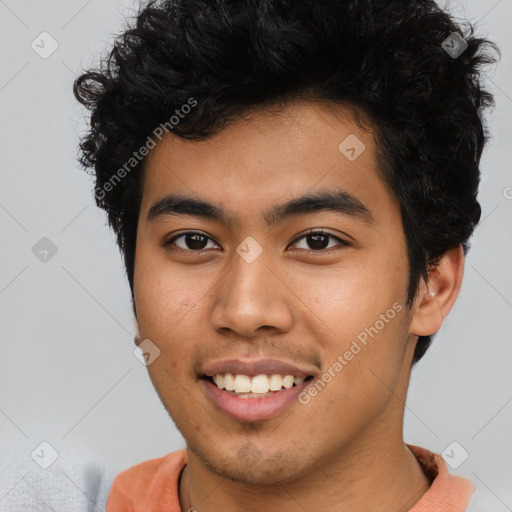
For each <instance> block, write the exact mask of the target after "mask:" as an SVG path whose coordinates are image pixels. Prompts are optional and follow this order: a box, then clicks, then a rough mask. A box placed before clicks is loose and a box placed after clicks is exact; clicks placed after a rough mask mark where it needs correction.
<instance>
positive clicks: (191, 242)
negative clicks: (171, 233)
mask: <svg viewBox="0 0 512 512" xmlns="http://www.w3.org/2000/svg"><path fill="white" fill-rule="evenodd" d="M180 239H183V240H182V241H180V243H175V242H176V241H177V240H180ZM208 240H211V238H210V237H208V236H206V235H203V234H202V233H197V232H195V231H189V232H187V233H181V234H180V235H177V236H175V237H173V238H171V239H170V240H169V241H168V242H166V244H165V245H166V246H170V245H172V244H175V245H176V246H177V247H178V248H179V249H182V250H184V251H186V252H198V251H203V250H204V249H206V245H207V242H208Z"/></svg>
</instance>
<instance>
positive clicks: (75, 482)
mask: <svg viewBox="0 0 512 512" xmlns="http://www.w3.org/2000/svg"><path fill="white" fill-rule="evenodd" d="M37 446H39V445H38V444H36V446H32V443H29V442H26V443H25V444H23V445H19V446H17V447H15V448H12V447H11V448H6V447H2V449H1V450H0V512H104V511H105V507H106V502H107V497H108V492H109V490H110V486H111V484H112V481H113V479H114V476H115V475H114V474H111V473H109V472H107V471H106V470H105V468H104V467H103V466H102V465H100V464H98V463H97V462H95V457H93V456H91V455H88V454H87V453H85V452H83V451H80V450H78V449H75V450H72V451H69V450H68V451H67V452H66V453H59V454H58V457H57V459H56V460H55V461H54V462H53V463H52V464H51V465H50V466H49V467H48V468H47V469H43V467H41V466H40V465H39V464H37V463H36V462H35V461H34V458H36V460H37V459H39V460H42V459H43V457H42V454H43V452H44V450H42V449H40V450H39V451H38V452H36V453H37V454H38V455H40V457H36V456H35V455H34V458H33V456H32V453H33V451H34V449H35V448H36V447H37ZM47 452H48V450H47ZM46 457H48V454H46ZM50 460H51V459H50ZM43 465H44V463H43Z"/></svg>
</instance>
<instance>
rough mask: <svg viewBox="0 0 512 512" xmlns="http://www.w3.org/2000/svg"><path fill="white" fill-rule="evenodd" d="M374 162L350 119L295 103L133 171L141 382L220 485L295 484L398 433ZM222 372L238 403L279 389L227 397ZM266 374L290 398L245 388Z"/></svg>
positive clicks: (154, 157)
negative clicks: (137, 187)
mask: <svg viewBox="0 0 512 512" xmlns="http://www.w3.org/2000/svg"><path fill="white" fill-rule="evenodd" d="M349 135H351V138H349V139H348V141H346V142H345V143H343V144H341V143H342V142H343V141H344V140H345V139H346V138H347V137H348V136H349ZM354 136H355V137H357V139H359V142H358V141H357V139H355V138H354ZM361 142H362V143H363V144H364V150H363V151H362V152H361V149H362V147H363V146H361V145H360V144H361ZM340 144H341V148H340ZM350 148H354V151H351V149H350ZM375 151H376V146H375V141H374V138H373V135H372V132H371V130H370V129H367V130H366V131H364V130H362V129H361V128H360V127H359V126H358V124H357V123H356V122H355V120H354V118H353V116H352V115H351V113H350V111H349V110H348V109H343V108H341V107H339V106H337V107H333V106H325V105H319V104H313V103H305V102H302V103H301V102H297V103H293V104H288V105H287V106H286V107H284V108H283V109H282V110H280V111H277V110H276V111H273V112H270V111H267V112H265V111H258V112H255V113H253V114H252V115H251V116H250V117H249V118H246V119H244V120H240V121H237V122H233V123H232V124H231V125H229V127H227V128H226V129H224V130H223V131H222V132H220V133H219V134H217V135H215V136H214V137H212V138H209V139H208V140H206V141H199V142H198V141H185V140H182V139H179V138H177V137H175V136H173V135H168V136H167V138H166V139H163V140H162V141H161V142H160V143H159V144H158V145H157V146H156V147H155V148H154V149H153V150H152V152H151V153H150V155H149V157H148V160H147V165H146V170H145V182H144V187H143V200H142V205H141V210H140V217H139V224H138V232H137V245H136V262H135V274H134V292H135V304H136V309H137V316H138V323H139V330H140V336H141V338H142V339H143V340H145V339H149V340H151V342H152V343H153V344H154V345H156V346H157V347H158V349H159V350H160V355H159V356H158V357H157V358H156V359H155V360H154V361H153V362H152V363H151V364H150V365H149V366H148V371H149V374H150V377H151V380H152V382H153V384H154V386H155V389H156V391H157V392H158V394H159V396H160V398H161V400H162V402H163V404H164V406H165V407H166V409H167V410H168V412H169V414H170V415H171V417H172V418H173V420H174V422H175V424H176V425H177V427H178V428H179V430H180V431H181V433H182V435H183V436H184V438H185V440H186V442H187V446H188V448H189V449H190V450H191V451H192V452H193V453H194V454H195V455H196V456H197V457H199V458H200V459H201V460H202V461H203V462H204V463H205V464H206V465H207V467H209V468H210V469H211V470H212V471H213V472H215V473H217V474H219V475H221V476H223V477H226V478H230V479H233V480H236V481H241V482H246V483H252V484H265V483H274V484H275V483H276V482H285V481H288V482H291V481H294V480H296V481H298V480H299V479H300V478H302V477H305V476H306V475H307V474H308V473H310V472H311V471H312V470H319V468H325V462H326V461H335V460H338V461H339V460H343V457H344V456H347V455H348V454H349V453H354V452H355V451H357V450H358V449H361V447H363V446H369V445H370V444H371V443H372V442H375V443H378V444H381V443H382V442H383V441H384V440H385V439H390V438H391V437H392V436H398V435H399V436H401V434H402V432H401V418H402V415H403V402H402V401H401V400H397V397H403V399H405V394H406V388H407V383H408V377H409V372H410V366H411V360H412V354H413V348H414V343H413V341H414V340H413V338H414V337H413V336H411V335H409V325H410V317H409V315H408V312H407V310H406V307H405V303H406V288H407V282H408V262H407V254H406V245H405V238H404V234H403V229H402V222H401V217H400V210H399V204H398V202H397V200H396V198H395V197H394V196H393V193H392V192H391V190H390V189H389V188H388V187H387V186H386V185H385V184H384V182H383V181H382V179H381V178H380V177H379V174H378V172H377V162H376V153H375ZM359 153H360V154H359ZM335 193H338V195H337V196H336V195H335ZM170 194H173V195H174V199H176V198H177V196H180V197H181V198H182V199H183V198H188V199H191V200H195V201H202V202H206V203H209V204H211V205H213V206H214V207H215V208H217V209H218V210H215V211H214V210H213V209H211V208H210V209H208V208H205V207H203V208H197V206H195V204H193V203H190V202H189V203H188V206H187V207H185V206H186V205H184V204H182V203H178V202H177V201H174V202H173V201H169V200H167V201H166V198H167V197H168V196H169V195H170ZM322 194H324V195H323V196H322ZM329 194H331V195H332V198H331V201H328V200H327V196H328V195H329ZM304 196H308V197H309V196H315V197H313V199H315V200H309V201H306V200H304V201H302V203H301V202H298V203H297V204H295V206H294V207H289V208H279V206H281V205H286V204H287V203H292V202H295V201H297V200H298V199H299V198H301V197H304ZM310 199H311V198H310ZM157 203H158V204H157ZM179 204H181V206H179ZM219 211H221V213H223V215H220V212H219ZM213 213H216V214H217V215H213ZM226 373H232V374H234V375H237V374H238V375H241V376H242V377H237V378H236V379H237V381H236V382H235V383H236V384H237V386H239V387H237V388H236V389H240V390H247V388H244V386H246V385H247V382H249V386H250V385H251V384H252V385H253V386H255V387H254V388H251V389H253V390H254V389H255V390H256V391H258V390H259V391H262V390H263V391H264V390H266V389H267V387H268V385H269V383H270V384H271V383H272V381H274V384H275V383H276V382H277V384H276V386H277V387H280V386H282V385H284V387H281V391H277V390H276V391H273V392H271V393H270V394H269V395H265V396H264V397H261V394H258V395H256V396H254V395H253V396H252V397H249V398H247V397H239V396H235V395H234V394H233V391H231V392H230V391H227V390H225V389H224V390H221V389H220V388H219V387H218V386H216V385H215V384H214V383H213V381H212V380H211V379H210V378H211V377H212V376H213V375H219V374H220V375H223V376H224V378H223V379H222V378H220V379H218V378H217V377H215V378H216V379H217V380H221V381H222V380H224V385H227V386H229V385H228V384H226V383H227V382H228V381H229V376H228V377H225V374H226ZM274 374H276V375H279V374H281V375H283V376H285V375H289V374H291V375H292V376H293V377H298V378H299V379H298V380H297V383H298V385H294V386H292V387H291V388H289V389H288V388H286V385H285V382H286V379H284V381H282V380H281V381H279V380H277V379H276V378H273V379H272V378H270V380H266V379H265V378H258V379H259V380H258V379H256V380H254V379H253V377H254V376H256V375H268V376H269V377H270V376H271V375H274ZM209 377H210V378H209ZM300 378H305V380H304V382H302V383H301V381H300ZM288 381H289V379H288ZM255 383H256V384H255ZM220 384H221V385H222V382H220ZM287 385H289V384H287ZM258 386H262V387H261V388H259V387H258ZM263 391H262V392H263ZM400 439H401V437H400ZM298 447H300V449H297V448H298Z"/></svg>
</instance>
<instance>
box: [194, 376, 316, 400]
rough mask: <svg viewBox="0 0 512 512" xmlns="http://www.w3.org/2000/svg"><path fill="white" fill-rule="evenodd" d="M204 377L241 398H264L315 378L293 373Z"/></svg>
mask: <svg viewBox="0 0 512 512" xmlns="http://www.w3.org/2000/svg"><path fill="white" fill-rule="evenodd" d="M203 379H205V380H208V381H209V382H211V383H212V384H213V385H215V386H216V387H217V388H219V389H221V390H223V391H225V392H227V393H229V394H230V395H233V396H237V397H239V398H263V397H266V396H271V395H274V394H276V393H279V392H281V391H284V390H286V389H291V388H292V387H297V386H300V385H301V384H302V383H303V382H305V381H309V380H311V379H313V376H312V375H309V376H307V377H294V376H293V375H280V374H272V375H265V374H260V375H255V376H249V375H240V374H236V375H234V374H231V373H225V374H217V375H211V376H209V375H204V376H203Z"/></svg>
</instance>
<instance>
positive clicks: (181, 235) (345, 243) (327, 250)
mask: <svg viewBox="0 0 512 512" xmlns="http://www.w3.org/2000/svg"><path fill="white" fill-rule="evenodd" d="M187 235H199V236H201V237H203V238H207V239H208V240H213V239H212V238H211V237H209V236H207V235H205V234H203V233H201V232H198V231H186V232H185V233H180V234H179V235H176V236H174V237H172V238H171V239H170V240H168V241H167V242H165V244H164V246H165V247H168V246H170V245H171V244H172V243H173V242H174V241H175V240H178V239H179V238H182V237H184V236H187ZM311 235H325V236H328V237H329V238H332V239H334V240H336V241H338V242H339V245H340V246H341V247H340V248H339V249H338V250H340V249H341V248H343V247H349V246H350V244H349V243H348V242H346V241H345V240H342V239H341V238H339V237H337V236H335V235H332V234H331V233H327V232H325V231H322V230H317V231H315V230H312V231H308V232H307V233H304V234H303V235H301V236H300V237H298V238H296V239H295V240H294V241H293V242H291V245H293V244H296V243H297V242H299V241H300V240H302V239H303V238H306V237H308V236H311ZM303 250H306V251H308V252H312V253H317V254H318V253H330V252H332V247H331V248H330V249H303ZM180 251H181V252H188V253H195V254H202V253H204V252H210V251H206V250H202V251H198V250H194V249H181V248H180ZM178 252H179V251H178Z"/></svg>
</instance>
